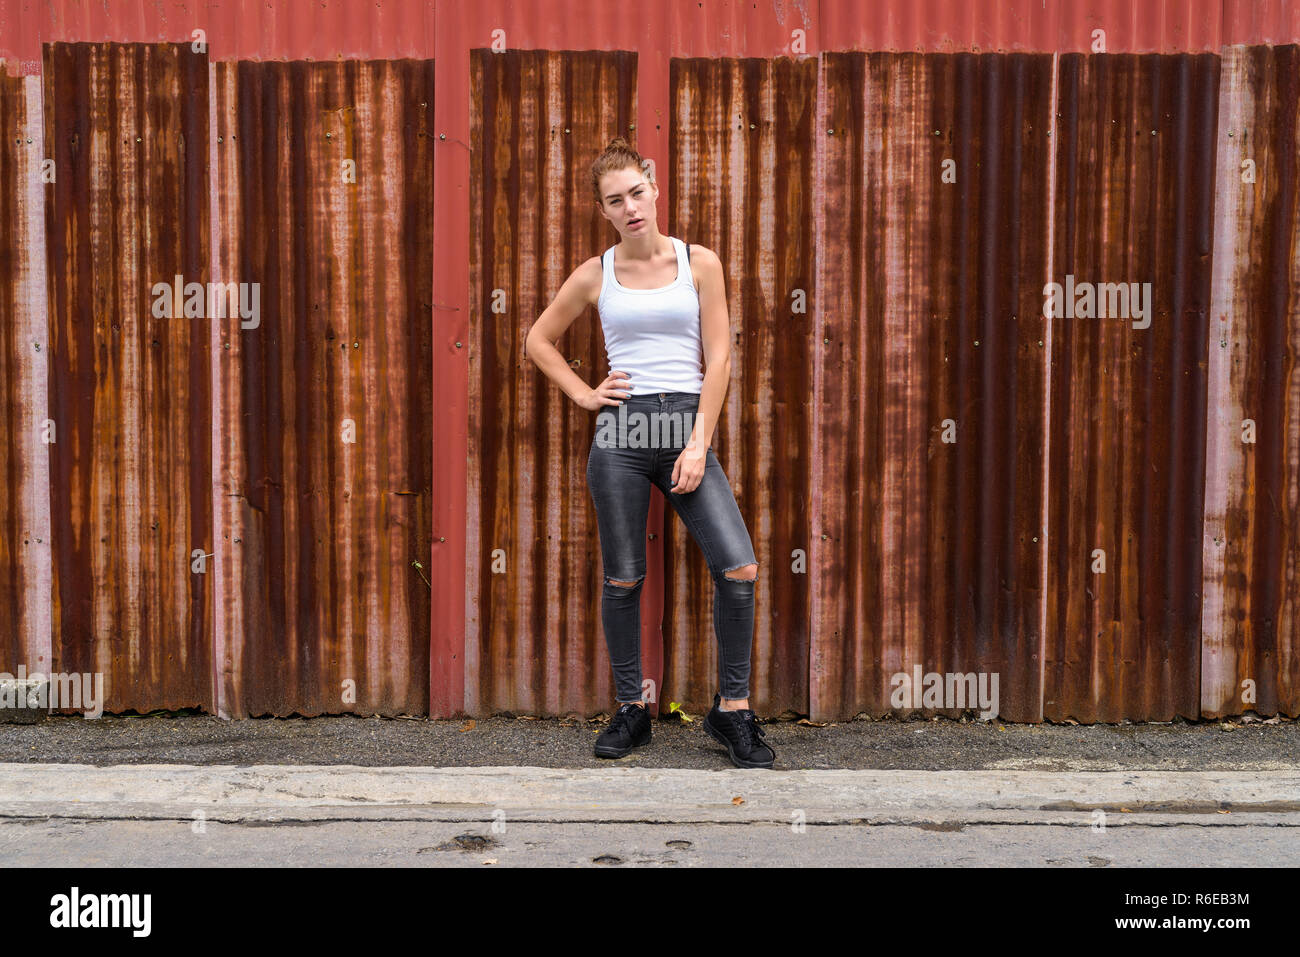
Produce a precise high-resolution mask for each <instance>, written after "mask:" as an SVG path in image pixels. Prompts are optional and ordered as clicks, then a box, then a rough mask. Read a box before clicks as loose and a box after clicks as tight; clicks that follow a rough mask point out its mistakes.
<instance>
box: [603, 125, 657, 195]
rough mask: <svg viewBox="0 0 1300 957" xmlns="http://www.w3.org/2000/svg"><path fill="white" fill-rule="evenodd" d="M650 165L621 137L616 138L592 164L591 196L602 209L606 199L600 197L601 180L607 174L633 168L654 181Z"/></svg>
mask: <svg viewBox="0 0 1300 957" xmlns="http://www.w3.org/2000/svg"><path fill="white" fill-rule="evenodd" d="M648 166H649V164H648V163H647V162H646V161H645V160H644V159H642V158H641V154H640V153H638V152H637V151H636V150H634V149H633V148H632V144H631V143H629V142H628V141H627V140H625V139H623V137H621V136H616V137H614V138H613V139H612V140H610V141H609V145H608V146H606V147H605V152H603V153H601V154H600V155H599V156H597V157H596V161H595V162H594V163H592V164H591V194H592V196H594V197H595V199H596V203H597V205H599V206H601V207H602V208H603V207H604V205H605V200H604V198H603V197H602V196H601V195H600V179H601V177H602V176H604V175H605V174H606V173H613V172H616V171H618V170H621V169H627V168H628V167H631V168H633V169H635V170H637V171H638V172H640V173H644V174H645V176H646V179H649V180H651V182H653V180H652V179H651V177H650V170H649V168H648Z"/></svg>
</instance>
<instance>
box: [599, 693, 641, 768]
mask: <svg viewBox="0 0 1300 957" xmlns="http://www.w3.org/2000/svg"><path fill="white" fill-rule="evenodd" d="M649 743H650V712H649V710H648V709H646V708H643V707H641V705H639V704H632V703H630V702H629V703H628V704H625V705H623V706H622V707H621V708H619V709H618V710H617V711H615V712H614V717H612V718H610V719H609V726H608V727H607V728H605V730H604V731H602V732H601V733H600V735H599V737H597V738H596V748H595V752H596V757H598V758H621V757H622V756H623V755H625V754H627V753H628V752H629V751H631V750H632V749H633V748H639V747H642V746H644V745H647V744H649Z"/></svg>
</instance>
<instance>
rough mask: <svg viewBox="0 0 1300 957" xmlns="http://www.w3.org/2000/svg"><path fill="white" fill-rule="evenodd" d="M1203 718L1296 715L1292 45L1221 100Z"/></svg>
mask: <svg viewBox="0 0 1300 957" xmlns="http://www.w3.org/2000/svg"><path fill="white" fill-rule="evenodd" d="M1217 144H1218V170H1219V174H1220V176H1221V181H1220V183H1219V186H1218V189H1217V190H1216V196H1217V204H1216V209H1215V217H1214V220H1215V249H1214V302H1213V308H1212V309H1211V312H1210V317H1211V318H1210V322H1211V331H1210V336H1209V340H1210V341H1209V371H1208V376H1209V381H1210V394H1211V396H1212V397H1213V398H1214V401H1213V402H1212V404H1211V406H1210V409H1209V414H1208V416H1207V418H1206V448H1207V475H1206V489H1205V512H1206V515H1205V532H1204V561H1205V571H1204V576H1203V577H1204V589H1205V608H1204V613H1203V616H1202V619H1203V624H1202V629H1201V631H1202V634H1203V639H1202V650H1201V710H1202V713H1203V714H1204V715H1206V716H1216V717H1217V716H1219V715H1225V714H1240V713H1242V712H1243V711H1255V712H1258V713H1260V714H1275V713H1277V712H1279V711H1281V712H1284V713H1286V714H1289V715H1292V716H1294V715H1296V714H1297V712H1300V617H1298V616H1297V610H1296V602H1297V599H1298V597H1300V580H1298V579H1297V574H1298V572H1297V566H1298V564H1300V534H1298V533H1300V515H1297V507H1296V503H1297V499H1298V498H1300V385H1298V384H1297V376H1300V368H1298V367H1297V361H1296V360H1297V356H1298V355H1300V169H1298V168H1297V156H1300V47H1296V46H1285V47H1239V48H1235V49H1232V50H1229V51H1227V52H1226V53H1225V54H1224V59H1223V81H1222V83H1221V86H1220V92H1219V128H1218V136H1217Z"/></svg>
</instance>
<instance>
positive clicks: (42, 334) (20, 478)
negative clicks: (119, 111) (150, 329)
mask: <svg viewBox="0 0 1300 957" xmlns="http://www.w3.org/2000/svg"><path fill="white" fill-rule="evenodd" d="M0 131H3V133H2V134H0V222H2V223H4V224H5V226H6V228H5V229H4V230H3V231H0V434H3V435H4V439H3V440H0V487H2V488H3V489H4V491H3V493H0V672H5V673H8V674H17V673H18V671H19V669H20V668H25V669H26V671H27V673H28V674H32V673H34V672H39V673H47V672H48V671H49V669H50V651H51V649H50V582H51V579H50V574H51V572H50V472H49V463H50V456H49V447H48V445H47V444H46V442H47V440H48V439H53V438H57V433H51V432H50V427H49V424H48V422H47V419H48V413H47V409H46V396H47V391H48V387H47V369H46V358H47V357H48V355H49V335H48V328H49V323H48V317H47V315H46V308H47V302H46V297H45V209H44V198H45V189H46V187H45V185H44V183H43V181H42V169H41V167H42V160H43V159H44V154H45V149H44V136H43V131H42V116H41V89H40V79H39V77H34V76H33V77H9V76H5V75H3V74H0Z"/></svg>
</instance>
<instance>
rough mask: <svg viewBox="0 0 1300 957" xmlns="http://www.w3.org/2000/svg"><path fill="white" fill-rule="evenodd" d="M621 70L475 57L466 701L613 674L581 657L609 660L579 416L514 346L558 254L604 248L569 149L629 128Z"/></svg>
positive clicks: (573, 59)
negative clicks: (537, 374)
mask: <svg viewBox="0 0 1300 957" xmlns="http://www.w3.org/2000/svg"><path fill="white" fill-rule="evenodd" d="M635 66H636V61H635V57H634V56H632V55H631V54H627V53H550V52H545V51H538V52H523V53H509V54H495V53H491V52H489V51H486V50H476V51H474V55H473V57H472V60H471V68H472V70H473V77H472V81H471V84H470V88H471V90H473V91H474V102H473V110H472V114H471V115H472V117H473V122H474V126H473V132H472V139H471V142H472V143H474V144H475V149H474V162H475V167H474V175H473V177H472V180H471V182H472V184H473V197H472V201H471V204H470V210H471V213H472V215H471V219H470V237H471V247H472V248H473V250H474V252H475V255H474V256H473V258H472V259H471V278H470V283H471V286H472V288H473V289H474V295H472V296H471V297H470V309H471V313H470V329H471V332H470V339H469V342H468V343H467V344H466V345H467V346H468V353H469V358H468V362H469V375H470V382H471V383H473V385H472V386H471V389H472V393H473V395H474V396H475V397H476V399H477V401H475V402H473V403H471V405H470V413H469V415H470V427H469V439H470V441H469V463H468V475H469V480H468V491H469V506H468V512H467V524H468V529H469V530H468V542H469V548H468V555H467V561H468V569H467V572H466V580H467V583H468V590H467V593H466V605H467V607H468V612H467V622H466V641H465V650H466V662H465V699H466V706H465V709H466V711H467V712H469V713H479V712H481V711H483V710H489V711H490V710H508V711H523V712H532V713H550V714H555V713H561V714H563V713H566V712H570V711H580V712H590V711H593V710H598V709H599V708H600V707H601V706H602V704H601V703H602V702H604V701H606V700H608V699H609V697H610V696H611V695H612V694H613V690H612V677H611V675H610V673H609V669H608V668H605V669H603V670H602V669H599V668H594V667H592V663H593V662H597V661H600V660H601V658H602V657H604V654H605V653H604V639H603V637H602V634H601V630H600V616H599V613H598V612H596V613H593V609H598V608H599V602H600V588H601V577H600V540H599V533H598V531H597V528H596V513H595V510H594V508H593V507H592V504H591V499H590V497H589V496H588V495H587V494H586V491H585V490H586V468H587V452H588V451H589V450H590V446H591V438H592V428H593V425H592V422H593V420H592V416H591V415H590V413H588V412H586V411H585V410H583V409H580V408H578V407H577V406H575V405H574V404H573V403H572V402H570V401H569V399H568V397H567V396H565V395H563V394H562V393H560V392H559V391H558V390H556V389H554V388H552V387H551V386H550V384H549V382H548V381H546V380H545V379H544V378H541V377H538V376H536V375H534V374H533V372H534V371H535V369H534V367H533V365H532V363H531V361H529V360H528V359H527V358H526V357H525V356H524V348H523V345H524V337H525V336H526V335H527V334H528V327H529V326H530V325H531V324H532V322H533V320H534V319H535V318H536V317H537V315H538V314H539V313H540V312H541V311H542V310H543V309H545V308H546V305H547V302H549V297H550V296H551V295H553V294H554V290H555V289H556V288H557V287H558V286H559V284H560V283H562V282H563V281H564V278H565V276H566V275H568V273H569V271H571V269H572V266H573V265H576V264H577V263H580V262H582V261H583V260H585V259H588V258H590V257H591V256H596V255H599V254H600V253H601V252H602V251H603V250H604V249H605V248H606V246H608V243H607V242H606V243H605V244H604V245H602V240H604V239H605V230H603V229H601V228H600V225H603V224H604V220H599V224H600V225H598V223H597V222H596V221H595V220H594V219H593V203H592V199H591V187H590V185H589V183H588V181H587V179H588V177H587V173H586V169H585V165H588V164H589V163H590V161H589V160H588V161H587V164H584V162H583V159H584V157H587V156H590V155H591V154H592V151H593V150H594V151H597V152H598V151H599V150H600V149H602V148H603V147H604V144H605V143H607V142H609V140H610V139H611V138H612V137H614V136H617V135H620V134H621V135H625V136H626V135H628V132H627V130H628V127H629V125H631V123H632V120H631V110H632V105H633V103H634V100H635V97H636V88H635V85H634V83H633V80H634V78H635V75H636V73H635ZM588 312H589V315H587V316H586V317H584V318H583V319H580V320H579V321H578V322H576V323H574V325H573V327H572V329H571V331H570V332H569V334H568V335H567V337H566V339H565V353H566V355H568V356H569V358H570V362H571V363H572V365H573V366H574V368H575V369H576V370H577V372H578V374H579V375H581V376H584V377H586V378H591V377H593V376H597V375H600V374H601V373H600V371H599V370H600V369H602V368H603V365H604V355H605V353H604V349H605V346H604V340H603V338H602V335H601V330H600V322H599V320H598V318H597V316H596V312H595V310H594V309H592V310H589V311H588ZM575 490H580V491H581V492H582V494H575ZM643 604H644V603H643ZM643 611H644V609H643Z"/></svg>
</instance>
